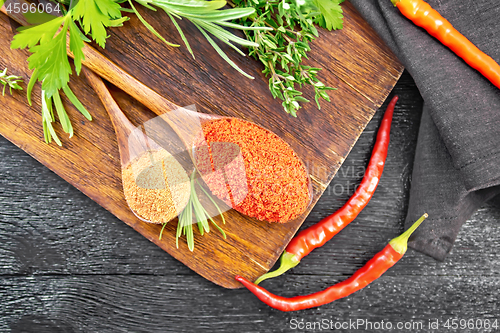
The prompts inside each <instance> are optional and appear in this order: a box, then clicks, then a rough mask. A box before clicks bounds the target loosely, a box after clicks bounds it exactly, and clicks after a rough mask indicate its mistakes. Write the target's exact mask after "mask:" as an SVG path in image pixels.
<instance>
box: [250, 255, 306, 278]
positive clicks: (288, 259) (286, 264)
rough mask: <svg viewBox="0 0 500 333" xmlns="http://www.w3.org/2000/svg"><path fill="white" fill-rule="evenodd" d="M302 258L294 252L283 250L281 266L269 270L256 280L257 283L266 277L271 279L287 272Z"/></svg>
mask: <svg viewBox="0 0 500 333" xmlns="http://www.w3.org/2000/svg"><path fill="white" fill-rule="evenodd" d="M299 262H300V260H299V259H298V258H297V256H296V255H295V254H293V253H289V252H286V251H285V252H283V254H282V255H281V258H280V267H279V268H278V269H277V270H275V271H272V272H267V273H266V274H264V275H261V276H260V277H259V278H258V279H257V280H255V282H254V283H255V284H259V283H261V282H262V281H264V280H266V279H270V278H273V277H276V276H280V275H281V274H283V273H285V272H286V271H288V270H289V269H291V268H293V267H295V266H297V265H298V264H299Z"/></svg>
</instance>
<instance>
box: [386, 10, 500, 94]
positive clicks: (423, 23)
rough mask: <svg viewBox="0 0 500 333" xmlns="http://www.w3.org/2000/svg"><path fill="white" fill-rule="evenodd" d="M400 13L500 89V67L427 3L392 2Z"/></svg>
mask: <svg viewBox="0 0 500 333" xmlns="http://www.w3.org/2000/svg"><path fill="white" fill-rule="evenodd" d="M391 1H392V3H393V4H394V5H395V6H396V7H398V9H399V11H400V12H401V13H402V14H403V15H404V16H406V17H407V18H408V19H410V20H411V21H412V22H413V23H415V24H416V25H418V26H419V27H422V28H424V29H425V30H427V32H428V33H429V34H431V35H432V36H434V37H435V38H437V39H438V40H439V41H440V42H441V43H443V44H444V45H445V46H447V47H449V48H450V49H451V50H452V51H453V52H455V54H457V55H458V56H459V57H460V58H462V59H463V60H465V62H466V63H467V64H469V66H471V67H472V68H475V69H476V70H478V71H479V72H480V73H481V74H483V76H484V77H486V78H487V79H488V80H490V81H491V83H493V84H494V85H495V86H496V87H498V88H500V65H499V64H498V63H496V62H495V60H493V59H492V58H491V57H490V56H488V55H487V54H485V53H484V52H482V51H481V50H479V49H478V48H477V47H476V46H475V45H474V44H472V42H471V41H469V40H468V39H467V38H465V36H464V35H462V34H461V33H460V32H458V31H457V29H455V28H454V27H453V26H452V25H451V23H450V22H448V21H447V20H446V19H445V18H443V17H442V16H441V15H440V14H439V13H438V12H437V11H436V10H435V9H433V8H432V7H431V6H430V5H429V4H428V3H427V2H425V1H422V0H391Z"/></svg>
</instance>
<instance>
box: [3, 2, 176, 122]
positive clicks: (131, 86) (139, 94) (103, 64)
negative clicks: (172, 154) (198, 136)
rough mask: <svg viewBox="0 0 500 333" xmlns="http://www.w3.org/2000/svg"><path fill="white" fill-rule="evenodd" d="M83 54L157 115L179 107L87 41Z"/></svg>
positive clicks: (89, 64) (86, 61) (99, 71)
mask: <svg viewBox="0 0 500 333" xmlns="http://www.w3.org/2000/svg"><path fill="white" fill-rule="evenodd" d="M17 1H18V2H20V3H21V4H22V3H27V2H26V1H24V0H17ZM0 11H1V12H2V13H4V14H5V15H7V16H9V17H10V18H11V19H13V20H14V21H16V22H17V23H19V24H21V25H23V26H26V25H29V23H28V22H27V21H26V19H25V18H24V16H23V15H22V14H16V13H14V12H13V11H11V12H9V13H8V12H7V10H6V7H5V6H3V7H2V8H1V9H0ZM67 44H68V48H67V51H68V55H69V56H70V57H72V58H74V55H73V54H72V53H71V52H70V50H69V38H67ZM83 54H84V55H85V59H84V60H82V63H83V64H84V65H85V66H86V67H87V68H90V69H91V70H92V71H93V72H94V73H96V74H97V75H99V76H100V77H102V78H104V79H106V80H107V81H109V82H111V83H112V84H114V85H115V86H117V87H118V88H120V89H121V90H123V91H125V92H126V93H128V94H129V95H130V96H132V97H134V98H135V99H136V100H138V101H139V102H141V103H142V104H143V105H145V106H146V107H147V108H149V109H150V110H151V111H153V112H154V113H156V114H157V115H161V114H164V113H165V112H168V111H172V110H176V109H178V108H179V106H178V105H176V104H175V103H172V102H171V101H169V100H168V99H166V98H164V97H163V96H161V95H160V94H158V93H157V92H155V91H154V90H152V89H151V88H149V87H148V86H146V85H144V84H143V83H142V82H140V81H139V80H137V79H136V78H134V77H133V76H132V75H130V74H129V73H127V72H126V71H124V70H123V69H122V68H120V67H119V66H118V65H116V64H115V63H114V62H112V61H111V60H109V59H108V58H106V57H105V56H103V55H102V54H101V53H100V52H99V51H97V50H96V49H94V48H93V47H91V46H90V45H88V44H86V43H85V46H84V48H83Z"/></svg>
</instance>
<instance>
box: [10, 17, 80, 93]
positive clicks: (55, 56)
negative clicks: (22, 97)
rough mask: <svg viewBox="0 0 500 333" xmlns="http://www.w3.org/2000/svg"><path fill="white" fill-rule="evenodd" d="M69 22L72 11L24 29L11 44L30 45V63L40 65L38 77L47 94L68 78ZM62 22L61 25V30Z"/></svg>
mask: <svg viewBox="0 0 500 333" xmlns="http://www.w3.org/2000/svg"><path fill="white" fill-rule="evenodd" d="M70 22H71V15H66V16H63V17H57V18H54V19H53V20H50V21H48V22H46V23H43V24H40V25H37V26H33V27H30V28H28V29H23V30H22V31H20V32H19V33H18V34H16V35H15V36H14V40H13V41H12V44H11V48H13V49H16V48H25V47H29V48H30V49H29V51H30V52H31V53H32V55H31V56H30V57H29V58H28V63H29V65H28V66H29V68H30V69H37V79H38V80H40V81H42V89H43V90H44V91H45V94H46V97H47V98H50V97H52V96H53V95H54V94H55V93H57V91H58V89H60V88H61V87H62V86H65V85H67V84H68V82H69V75H70V74H71V66H70V64H69V60H68V56H67V54H66V36H67V31H68V26H69V23H70ZM61 25H62V29H61V31H60V32H59V33H58V32H57V31H58V30H59V28H60V27H61ZM56 34H57V35H56ZM37 43H39V44H38V45H36V44H37ZM75 51H77V50H76V49H75ZM80 52H81V50H80ZM77 53H78V52H77ZM30 91H31V90H30Z"/></svg>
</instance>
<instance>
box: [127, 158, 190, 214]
mask: <svg viewBox="0 0 500 333" xmlns="http://www.w3.org/2000/svg"><path fill="white" fill-rule="evenodd" d="M122 181H123V191H124V194H125V199H126V200H127V203H128V205H129V207H130V209H131V210H132V211H133V212H134V214H135V215H137V216H138V217H139V218H141V219H143V220H146V221H147V222H153V223H166V222H168V221H170V220H172V219H173V218H175V217H177V215H179V213H180V212H181V211H182V210H183V209H184V207H185V206H186V204H187V202H188V199H189V194H190V189H191V188H190V182H189V177H188V175H187V173H186V171H185V170H184V168H183V167H182V166H181V165H180V163H179V162H178V161H177V160H176V159H175V158H174V157H173V156H172V155H171V154H170V153H169V152H167V151H166V150H164V149H160V150H155V151H148V152H146V153H145V154H142V155H141V156H139V157H138V158H136V159H134V160H133V161H131V162H130V163H129V164H128V165H127V166H126V167H125V168H124V169H123V171H122Z"/></svg>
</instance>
